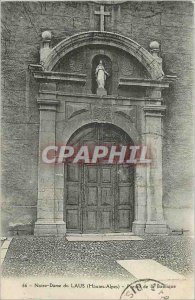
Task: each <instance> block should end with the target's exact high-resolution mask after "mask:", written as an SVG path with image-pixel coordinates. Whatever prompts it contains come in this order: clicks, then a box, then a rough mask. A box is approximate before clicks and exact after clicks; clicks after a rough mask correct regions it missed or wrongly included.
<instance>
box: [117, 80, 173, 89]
mask: <svg viewBox="0 0 195 300" xmlns="http://www.w3.org/2000/svg"><path fill="white" fill-rule="evenodd" d="M123 86H143V87H153V88H154V87H155V88H156V87H158V88H168V87H169V82H168V81H160V80H151V79H142V78H120V79H119V87H123Z"/></svg>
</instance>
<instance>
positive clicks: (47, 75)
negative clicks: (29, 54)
mask: <svg viewBox="0 0 195 300" xmlns="http://www.w3.org/2000/svg"><path fill="white" fill-rule="evenodd" d="M29 69H30V70H31V72H32V73H33V76H34V78H35V79H36V80H38V81H43V82H48V81H49V82H51V81H71V82H79V83H83V84H85V82H86V74H79V73H78V74H77V73H64V72H53V71H43V69H42V66H41V65H29Z"/></svg>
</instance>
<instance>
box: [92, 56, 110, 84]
mask: <svg viewBox="0 0 195 300" xmlns="http://www.w3.org/2000/svg"><path fill="white" fill-rule="evenodd" d="M95 75H96V81H97V84H98V88H99V89H105V82H106V78H107V76H109V74H108V73H107V72H106V70H105V68H104V66H103V63H102V60H100V63H99V65H98V66H97V68H96V70H95Z"/></svg>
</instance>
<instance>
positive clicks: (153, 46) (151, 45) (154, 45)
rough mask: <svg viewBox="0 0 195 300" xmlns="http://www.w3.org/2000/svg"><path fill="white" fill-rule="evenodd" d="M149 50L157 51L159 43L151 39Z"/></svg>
mask: <svg viewBox="0 0 195 300" xmlns="http://www.w3.org/2000/svg"><path fill="white" fill-rule="evenodd" d="M150 50H151V51H155V50H156V51H159V50H160V44H159V42H157V41H153V42H151V43H150Z"/></svg>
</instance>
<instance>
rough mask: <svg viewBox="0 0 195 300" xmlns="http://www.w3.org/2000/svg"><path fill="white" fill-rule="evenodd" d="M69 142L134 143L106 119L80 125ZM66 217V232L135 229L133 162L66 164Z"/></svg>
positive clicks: (88, 143) (127, 230)
mask: <svg viewBox="0 0 195 300" xmlns="http://www.w3.org/2000/svg"><path fill="white" fill-rule="evenodd" d="M68 144H71V145H74V146H75V147H78V146H80V145H83V144H84V145H88V146H92V145H97V144H100V145H102V144H103V145H107V144H111V145H129V144H131V145H133V142H132V140H131V139H130V138H129V136H128V135H127V134H126V133H125V132H124V131H123V130H122V129H120V128H118V127H116V126H114V125H111V124H105V123H91V124H89V125H87V126H83V127H81V128H80V129H79V130H77V132H76V133H74V134H73V136H72V137H71V138H70V140H69V142H68ZM64 198H65V205H64V220H65V221H66V229H67V232H74V233H91V232H93V233H102V232H129V231H132V223H133V221H134V200H135V199H134V198H135V197H134V166H127V165H119V164H116V163H115V164H106V163H103V164H102V163H98V164H73V163H68V164H65V194H64Z"/></svg>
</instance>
